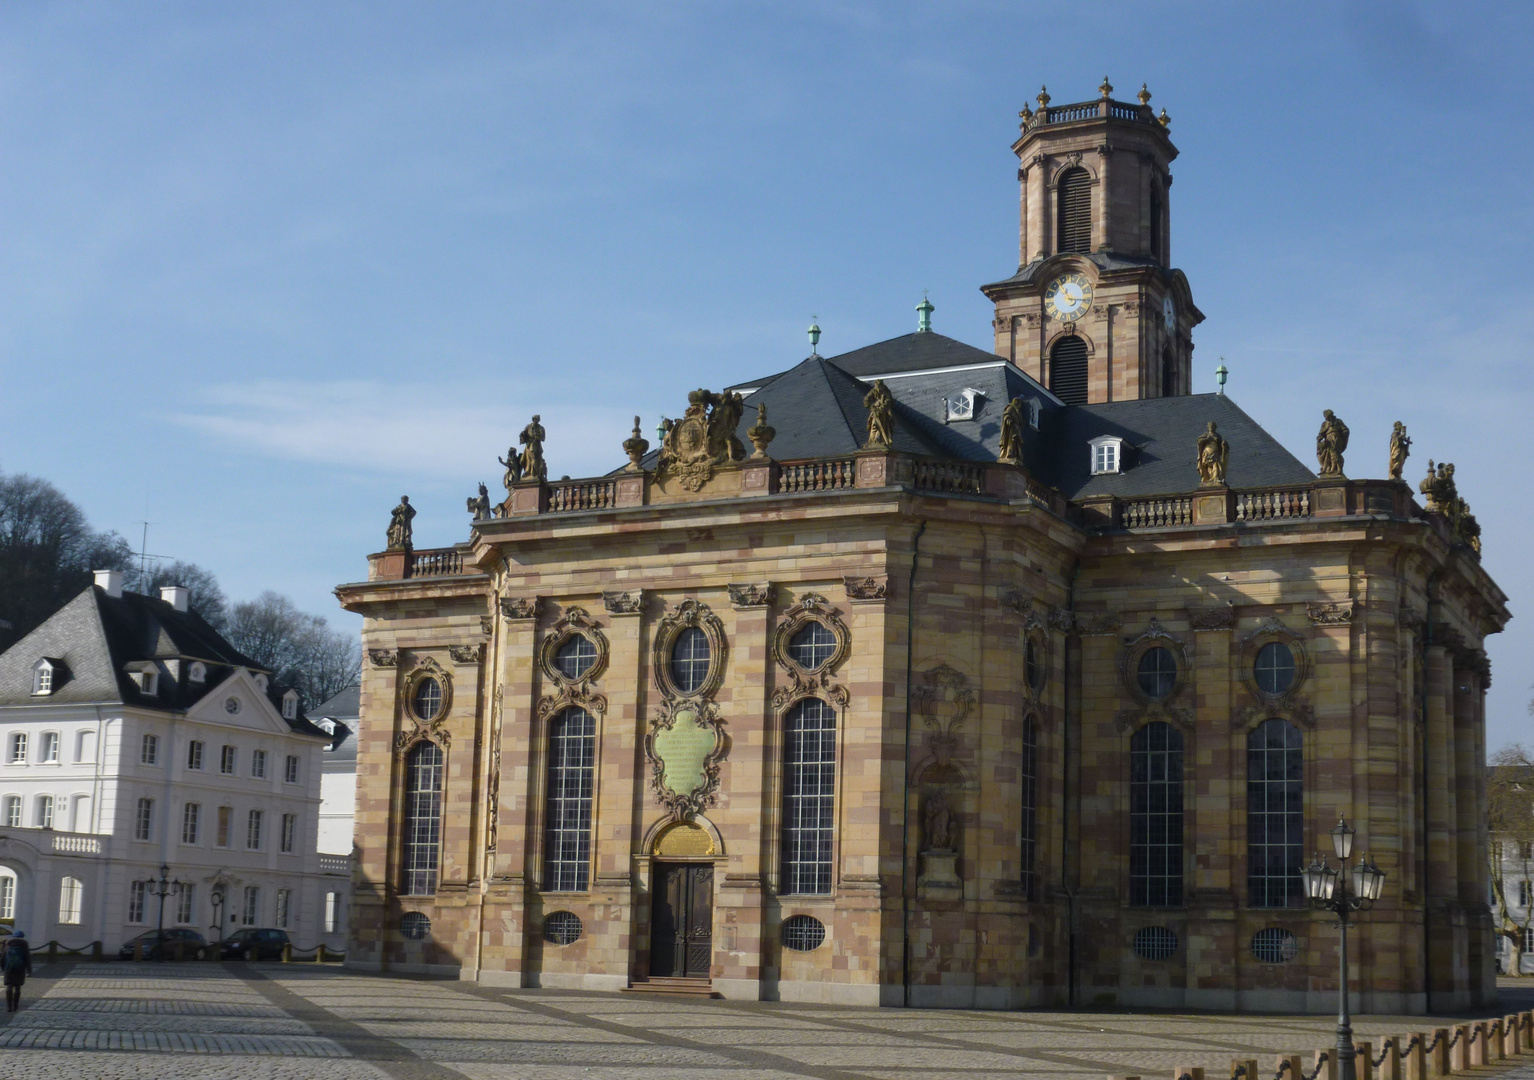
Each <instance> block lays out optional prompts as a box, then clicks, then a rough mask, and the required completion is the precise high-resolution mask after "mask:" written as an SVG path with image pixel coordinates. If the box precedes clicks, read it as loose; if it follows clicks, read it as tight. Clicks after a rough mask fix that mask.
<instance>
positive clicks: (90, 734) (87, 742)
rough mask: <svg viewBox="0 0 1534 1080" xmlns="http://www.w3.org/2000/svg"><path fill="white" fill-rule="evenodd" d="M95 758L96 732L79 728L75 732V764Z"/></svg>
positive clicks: (87, 762)
mask: <svg viewBox="0 0 1534 1080" xmlns="http://www.w3.org/2000/svg"><path fill="white" fill-rule="evenodd" d="M95 760H96V733H95V732H94V731H89V730H87V729H85V728H81V729H80V730H79V731H77V732H75V764H77V765H84V764H89V763H90V762H93V761H95Z"/></svg>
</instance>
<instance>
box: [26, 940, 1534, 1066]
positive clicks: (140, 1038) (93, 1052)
mask: <svg viewBox="0 0 1534 1080" xmlns="http://www.w3.org/2000/svg"><path fill="white" fill-rule="evenodd" d="M1525 981H1528V980H1525ZM1502 997H1503V1000H1502V1004H1501V1005H1500V1006H1499V1011H1503V1012H1508V1011H1513V1010H1515V1009H1519V1008H1528V1007H1529V1003H1528V1002H1527V1001H1525V1000H1524V999H1526V998H1530V997H1534V991H1526V990H1523V989H1522V987H1521V986H1519V985H1518V984H1516V983H1513V984H1511V985H1505V986H1504V988H1503V991H1502ZM0 1015H3V1014H0ZM1487 1015H1493V1013H1488V1014H1487ZM5 1020H6V1021H8V1022H5V1023H3V1024H0V1080H9V1078H11V1077H26V1078H27V1080H82V1078H86V1080H182V1078H188V1080H190V1078H197V1080H457V1078H467V1080H575V1078H579V1080H620V1078H622V1080H628V1078H635V1080H675V1078H678V1077H681V1078H688V1080H705V1078H713V1077H719V1078H722V1080H787V1078H793V1077H814V1078H818V1080H871V1078H889V1080H938V1078H952V1077H975V1078H982V1077H983V1078H990V1077H1023V1076H1030V1077H1031V1076H1043V1077H1049V1078H1050V1080H1101V1078H1102V1077H1104V1076H1105V1075H1107V1074H1109V1073H1120V1074H1122V1073H1138V1074H1140V1075H1142V1076H1145V1077H1147V1078H1150V1077H1169V1076H1171V1074H1172V1070H1173V1069H1174V1067H1176V1066H1179V1065H1202V1066H1203V1067H1205V1068H1206V1069H1207V1070H1208V1071H1209V1075H1210V1076H1222V1075H1225V1070H1226V1069H1228V1067H1229V1064H1230V1060H1231V1058H1233V1057H1256V1058H1257V1059H1258V1060H1259V1061H1261V1062H1262V1063H1263V1064H1264V1066H1266V1065H1268V1064H1270V1063H1271V1062H1272V1061H1273V1058H1274V1055H1276V1054H1278V1053H1280V1052H1298V1053H1303V1054H1304V1055H1305V1056H1306V1058H1307V1059H1308V1058H1309V1056H1310V1054H1311V1053H1312V1052H1313V1051H1314V1050H1315V1049H1316V1048H1318V1047H1321V1046H1324V1045H1326V1044H1328V1043H1329V1042H1330V1041H1331V1040H1332V1036H1333V1031H1334V1028H1333V1024H1332V1021H1331V1020H1330V1019H1329V1018H1326V1017H1310V1016H1251V1015H1201V1016H1190V1015H1185V1014H1146V1013H1125V1012H1114V1013H1085V1012H1069V1013H1067V1012H968V1011H941V1012H939V1011H912V1012H905V1011H899V1010H878V1009H857V1008H848V1007H841V1006H813V1005H781V1004H771V1003H765V1002H763V1003H745V1002H727V1001H706V1000H697V999H672V998H663V997H651V996H638V995H630V994H598V993H580V992H575V991H555V990H498V989H491V988H488V987H480V986H475V985H472V984H467V983H458V982H450V981H428V980H423V979H411V978H399V977H391V976H375V975H362V974H357V973H353V972H347V971H342V970H340V969H338V968H333V967H320V968H316V967H312V966H307V965H305V966H297V965H293V966H289V965H283V964H163V965H151V964H129V963H105V964H89V963H79V964H73V965H70V964H54V965H43V966H42V967H41V968H40V969H39V971H38V976H37V977H36V978H34V979H33V980H31V981H30V982H29V983H28V985H27V997H26V1001H25V1003H24V1005H23V1008H22V1011H21V1012H19V1013H17V1014H15V1015H14V1016H5ZM1451 1022H1452V1020H1451V1019H1450V1018H1424V1017H1374V1016H1368V1017H1360V1018H1357V1020H1356V1021H1355V1027H1356V1030H1357V1037H1358V1038H1360V1039H1368V1038H1370V1037H1379V1036H1383V1035H1395V1034H1404V1033H1407V1032H1411V1031H1419V1030H1424V1029H1427V1030H1430V1029H1432V1028H1433V1027H1439V1026H1445V1025H1447V1024H1449V1023H1451ZM1484 1071H1486V1072H1488V1073H1489V1072H1491V1070H1484ZM1496 1075H1497V1076H1498V1077H1499V1080H1534V1063H1530V1064H1523V1063H1521V1062H1520V1063H1519V1064H1518V1065H1516V1066H1513V1067H1511V1068H1508V1069H1502V1070H1499V1071H1498V1072H1497V1073H1496Z"/></svg>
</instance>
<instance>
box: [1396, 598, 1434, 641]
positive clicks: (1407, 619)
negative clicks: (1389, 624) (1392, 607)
mask: <svg viewBox="0 0 1534 1080" xmlns="http://www.w3.org/2000/svg"><path fill="white" fill-rule="evenodd" d="M1396 625H1397V626H1399V627H1401V629H1403V630H1410V631H1412V632H1413V633H1418V634H1420V633H1421V632H1422V628H1423V627H1424V626H1425V625H1427V618H1426V616H1424V615H1423V614H1422V612H1421V610H1420V609H1418V608H1414V607H1412V606H1411V605H1410V604H1402V605H1401V609H1400V610H1399V611H1397V612H1396Z"/></svg>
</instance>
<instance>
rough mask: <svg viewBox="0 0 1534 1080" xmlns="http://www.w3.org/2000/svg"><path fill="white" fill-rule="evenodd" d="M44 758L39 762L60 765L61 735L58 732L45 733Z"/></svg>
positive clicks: (43, 743)
mask: <svg viewBox="0 0 1534 1080" xmlns="http://www.w3.org/2000/svg"><path fill="white" fill-rule="evenodd" d="M42 750H43V752H42V756H41V757H39V758H38V761H40V762H42V763H43V764H44V765H57V764H58V763H59V733H58V732H57V731H45V732H43V742H42Z"/></svg>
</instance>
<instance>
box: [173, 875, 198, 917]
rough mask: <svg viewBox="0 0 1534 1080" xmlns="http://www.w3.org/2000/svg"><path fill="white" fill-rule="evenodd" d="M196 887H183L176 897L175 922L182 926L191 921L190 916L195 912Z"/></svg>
mask: <svg viewBox="0 0 1534 1080" xmlns="http://www.w3.org/2000/svg"><path fill="white" fill-rule="evenodd" d="M196 902H197V886H196V885H183V886H181V892H180V893H179V894H178V895H177V896H176V921H177V922H178V923H181V924H182V925H183V926H185V925H187V924H188V923H190V922H191V921H192V915H193V913H194V912H195V911H196V910H197V907H196Z"/></svg>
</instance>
